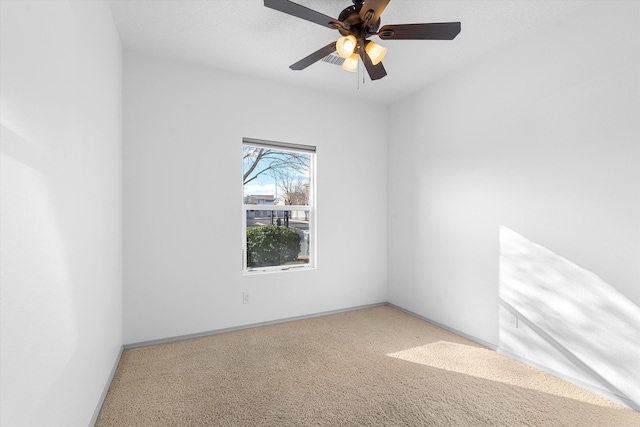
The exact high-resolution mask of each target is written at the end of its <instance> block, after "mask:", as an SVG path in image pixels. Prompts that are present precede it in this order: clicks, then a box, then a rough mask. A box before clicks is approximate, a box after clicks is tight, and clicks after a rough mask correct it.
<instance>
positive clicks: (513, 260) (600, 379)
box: [499, 227, 640, 404]
mask: <svg viewBox="0 0 640 427" xmlns="http://www.w3.org/2000/svg"><path fill="white" fill-rule="evenodd" d="M499 298H500V316H499V347H500V348H501V349H504V350H507V351H509V352H512V353H515V354H517V355H519V356H522V357H524V358H526V359H528V360H531V361H533V362H536V363H538V364H540V365H542V366H545V367H548V368H550V369H552V370H555V371H558V372H561V373H563V374H566V375H568V376H571V377H573V378H576V379H579V380H581V381H584V382H586V383H588V384H592V385H594V386H596V387H599V388H604V389H606V390H608V391H610V392H611V393H613V394H615V395H617V396H620V397H622V398H626V399H628V400H631V401H633V402H635V403H637V404H640V308H639V307H638V306H637V305H635V304H634V303H633V302H631V301H630V300H629V299H628V298H626V297H625V296H624V295H622V294H621V293H620V292H618V291H617V290H616V289H615V288H614V287H612V286H611V285H609V284H607V283H606V282H604V281H603V280H602V279H601V278H600V277H598V276H597V275H595V274H594V273H592V272H590V271H589V270H586V269H584V268H582V267H580V266H578V265H576V264H574V263H572V262H571V261H569V260H567V259H565V258H563V257H561V256H559V255H557V254H555V253H554V252H552V251H550V250H549V249H547V248H545V247H543V246H541V245H538V244H535V243H533V242H531V241H529V240H528V239H526V238H525V237H523V236H521V235H519V234H518V233H516V232H514V231H513V230H510V229H509V228H507V227H501V228H500V288H499ZM514 319H515V321H514Z"/></svg>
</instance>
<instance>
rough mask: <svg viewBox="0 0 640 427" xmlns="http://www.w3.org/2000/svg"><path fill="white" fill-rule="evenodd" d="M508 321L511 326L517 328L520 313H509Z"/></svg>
mask: <svg viewBox="0 0 640 427" xmlns="http://www.w3.org/2000/svg"><path fill="white" fill-rule="evenodd" d="M507 322H509V326H511V327H512V328H517V327H518V315H517V314H514V313H509V318H508V320H507Z"/></svg>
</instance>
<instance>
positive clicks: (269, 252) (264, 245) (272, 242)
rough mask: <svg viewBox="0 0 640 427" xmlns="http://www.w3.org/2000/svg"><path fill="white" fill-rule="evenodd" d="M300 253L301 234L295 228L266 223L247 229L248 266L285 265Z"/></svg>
mask: <svg viewBox="0 0 640 427" xmlns="http://www.w3.org/2000/svg"><path fill="white" fill-rule="evenodd" d="M299 253H300V235H299V234H298V232H297V231H295V229H292V228H287V227H280V226H277V225H265V226H261V227H255V228H249V229H247V267H249V268H253V267H268V266H272V265H283V264H286V263H288V262H291V261H293V260H295V259H296V258H297V257H298V254H299Z"/></svg>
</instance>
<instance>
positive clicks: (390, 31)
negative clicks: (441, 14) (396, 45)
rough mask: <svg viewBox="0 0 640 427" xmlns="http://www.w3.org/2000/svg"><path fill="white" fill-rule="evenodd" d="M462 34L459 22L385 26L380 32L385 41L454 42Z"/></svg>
mask: <svg viewBox="0 0 640 427" xmlns="http://www.w3.org/2000/svg"><path fill="white" fill-rule="evenodd" d="M458 33H460V23H459V22H438V23H434V24H404V25H385V26H384V27H382V28H380V31H378V37H380V38H381V39H383V40H453V39H454V38H455V37H456V36H457V35H458Z"/></svg>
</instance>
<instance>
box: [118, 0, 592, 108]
mask: <svg viewBox="0 0 640 427" xmlns="http://www.w3.org/2000/svg"><path fill="white" fill-rule="evenodd" d="M295 2H296V3H299V4H301V5H304V6H306V7H308V8H311V9H314V10H316V11H318V12H321V13H324V14H325V15H329V16H332V17H335V18H337V16H338V15H339V13H340V11H342V9H344V8H345V7H347V6H350V5H351V4H352V2H351V0H296V1H295ZM109 3H110V6H111V10H112V13H113V18H114V20H115V23H116V27H117V29H118V32H119V34H120V38H121V40H122V44H123V47H124V49H125V50H129V51H134V52H145V53H149V54H153V55H158V56H162V57H167V58H172V59H175V60H180V61H187V62H191V63H197V64H202V65H205V66H209V67H212V68H216V69H221V70H227V71H232V72H234V73H240V74H245V75H249V76H256V77H261V78H265V79H269V80H275V81H279V82H284V83H287V84H292V85H299V86H304V87H308V88H314V89H316V90H320V91H324V92H328V93H332V94H338V95H339V96H340V97H341V98H342V99H352V98H361V99H369V100H375V101H378V102H381V103H384V104H388V103H391V102H394V101H396V100H398V99H400V98H402V97H404V96H406V95H407V94H409V93H411V92H413V91H415V90H417V89H421V88H423V87H425V86H427V85H429V84H431V83H433V82H434V81H436V80H437V79H438V78H441V77H442V76H444V75H446V74H449V73H453V72H455V71H456V70H458V69H460V68H463V67H465V66H468V65H469V64H471V63H473V62H475V61H477V60H478V59H480V58H482V57H486V56H487V55H490V54H491V53H492V52H493V51H496V50H499V49H503V48H505V47H508V46H510V45H512V44H514V43H517V42H518V41H519V40H521V39H523V38H526V37H531V36H535V34H536V32H540V31H544V29H545V27H547V26H549V25H552V24H553V23H554V22H556V21H559V20H563V19H570V15H571V14H573V13H575V12H577V11H579V10H580V9H581V8H583V7H585V6H586V5H587V4H588V2H587V1H585V0H562V1H560V0H554V1H552V0H449V1H445V0H422V1H418V0H416V1H411V0H391V2H390V3H389V5H388V6H387V9H386V10H385V11H384V13H383V15H382V24H381V25H386V24H409V23H421V22H451V21H459V22H461V23H462V31H461V32H460V34H459V35H458V36H457V37H456V38H455V39H454V40H452V41H435V40H386V41H380V40H377V38H376V37H374V38H372V39H373V40H376V41H378V42H380V44H382V45H384V46H385V47H387V48H388V52H387V56H386V57H385V59H384V61H383V63H384V66H385V68H386V70H387V73H388V75H387V76H386V77H384V78H383V79H381V80H377V81H374V82H372V81H370V80H369V78H368V77H367V78H366V82H365V83H364V84H363V83H362V74H360V76H359V77H358V75H357V74H355V73H349V72H347V71H344V70H342V68H341V67H339V66H336V65H333V64H329V63H325V62H322V61H319V62H317V63H315V64H313V65H311V66H310V67H308V68H306V69H305V70H302V71H292V70H290V69H289V65H291V64H293V63H294V62H297V61H298V60H300V59H302V58H303V57H305V56H307V55H308V54H310V53H312V52H314V51H316V50H317V49H319V48H321V47H323V46H325V45H327V44H328V43H330V42H331V41H333V40H336V39H337V38H338V37H339V33H338V32H337V31H335V30H331V29H329V28H325V27H322V26H320V25H318V24H314V23H312V22H308V21H304V20H302V19H299V18H296V17H293V16H290V15H286V14H284V13H281V12H278V11H275V10H273V9H269V8H266V7H265V6H264V4H263V1H262V0H154V1H151V0H110V1H109Z"/></svg>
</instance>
